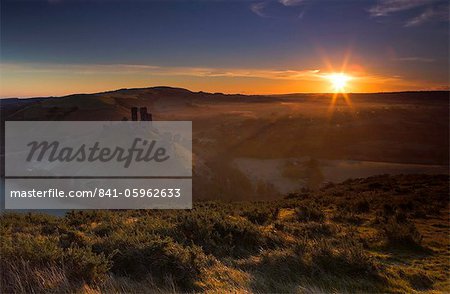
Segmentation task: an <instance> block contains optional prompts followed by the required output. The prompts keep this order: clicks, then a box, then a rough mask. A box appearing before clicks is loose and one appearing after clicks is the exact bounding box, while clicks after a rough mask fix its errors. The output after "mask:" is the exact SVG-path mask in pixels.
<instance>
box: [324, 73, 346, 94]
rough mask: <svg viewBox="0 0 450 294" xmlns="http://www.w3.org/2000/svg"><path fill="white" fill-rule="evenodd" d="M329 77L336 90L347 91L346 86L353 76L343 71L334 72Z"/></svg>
mask: <svg viewBox="0 0 450 294" xmlns="http://www.w3.org/2000/svg"><path fill="white" fill-rule="evenodd" d="M327 79H328V80H329V81H330V83H331V86H332V87H333V91H334V92H345V86H347V83H348V81H350V80H351V77H350V76H348V75H346V74H343V73H334V74H330V75H328V76H327Z"/></svg>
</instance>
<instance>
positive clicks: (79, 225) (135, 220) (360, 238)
mask: <svg viewBox="0 0 450 294" xmlns="http://www.w3.org/2000/svg"><path fill="white" fill-rule="evenodd" d="M448 183H449V178H448V176H426V175H408V176H406V175H405V176H388V175H384V176H377V177H371V178H367V179H355V180H348V181H346V182H344V183H341V184H329V185H328V186H326V187H324V188H322V189H321V190H319V191H315V192H311V191H302V192H299V193H296V194H290V195H287V196H286V197H285V198H284V199H282V200H278V201H265V202H234V203H224V202H197V203H195V204H194V208H193V209H192V210H190V211H155V210H147V211H136V210H134V211H73V212H70V213H67V214H66V215H65V216H64V217H54V216H49V215H43V214H34V213H31V214H4V215H2V216H1V219H0V223H1V237H2V238H1V260H0V265H1V289H2V292H3V293H10V292H23V293H31V292H44V291H46V292H54V293H61V292H80V293H83V292H85V293H95V292H108V293H109V292H128V293H129V292H138V293H139V292H150V291H152V292H155V291H159V292H198V291H201V292H204V291H211V292H215V291H238V292H245V291H250V292H300V293H303V292H307V293H311V292H336V291H337V292H398V293H402V292H416V291H430V292H449V291H450V281H449V257H450V246H449V245H450V243H449V239H448V233H449V219H448V212H449V206H448V205H449V201H448V200H449V199H448V196H449V194H448V193H449V191H448Z"/></svg>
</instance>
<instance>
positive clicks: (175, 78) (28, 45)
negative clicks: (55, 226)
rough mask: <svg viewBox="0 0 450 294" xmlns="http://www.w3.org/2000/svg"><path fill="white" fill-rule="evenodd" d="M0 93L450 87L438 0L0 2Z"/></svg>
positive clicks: (445, 11)
mask: <svg viewBox="0 0 450 294" xmlns="http://www.w3.org/2000/svg"><path fill="white" fill-rule="evenodd" d="M0 10H1V19H0V21H1V35H0V37H1V44H0V45H1V47H0V48H1V51H0V63H1V70H0V96H1V97H3V98H4V97H37V96H60V95H66V94H71V93H93V92H100V91H107V90H114V89H120V88H136V87H152V86H173V87H183V88H187V89H190V90H193V91H207V92H223V93H242V94H275V93H298V92H305V93H309V92H332V91H333V85H332V83H330V80H329V78H328V77H329V76H330V75H331V74H332V73H340V72H344V73H345V74H346V75H348V76H349V77H350V79H349V81H348V82H347V85H346V87H345V91H347V92H383V91H406V90H441V89H448V88H449V4H448V1H445V0H444V1H442V0H367V1H366V0H340V1H337V0H335V1H325V0H256V1H250V0H165V1H163V0H159V1H156V0H128V1H119V0H92V1H88V0H29V1H26V0H1V9H0Z"/></svg>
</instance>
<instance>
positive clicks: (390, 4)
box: [369, 0, 436, 17]
mask: <svg viewBox="0 0 450 294" xmlns="http://www.w3.org/2000/svg"><path fill="white" fill-rule="evenodd" d="M433 2H436V0H380V1H378V3H377V4H376V5H375V6H373V7H371V8H370V9H369V12H370V15H371V16H375V17H376V16H386V15H389V14H391V13H395V12H400V11H405V10H410V9H413V8H417V7H421V6H424V5H427V4H430V3H433Z"/></svg>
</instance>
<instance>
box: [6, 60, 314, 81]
mask: <svg viewBox="0 0 450 294" xmlns="http://www.w3.org/2000/svg"><path fill="white" fill-rule="evenodd" d="M1 67H2V70H3V71H4V72H10V73H11V72H14V73H52V74H58V73H67V72H69V73H72V74H82V75H130V74H139V75H154V76H192V77H241V78H262V79H287V80H315V79H318V78H319V75H320V70H318V69H303V70H290V69H280V70H276V69H252V68H249V69H242V68H209V67H163V66H155V65H139V64H97V65H87V64H86V65H84V64H39V63H31V64H28V63H25V64H17V63H2V64H1Z"/></svg>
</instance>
